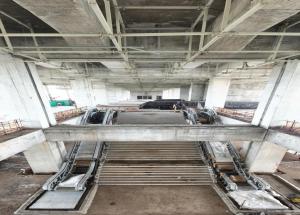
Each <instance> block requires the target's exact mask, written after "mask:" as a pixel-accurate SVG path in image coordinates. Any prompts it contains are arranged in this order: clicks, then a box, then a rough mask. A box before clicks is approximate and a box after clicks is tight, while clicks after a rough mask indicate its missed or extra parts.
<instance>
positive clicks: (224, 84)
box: [205, 78, 230, 108]
mask: <svg viewBox="0 0 300 215" xmlns="http://www.w3.org/2000/svg"><path fill="white" fill-rule="evenodd" d="M229 86H230V79H225V78H213V79H210V80H209V84H208V88H207V94H206V101H205V107H206V108H214V107H221V108H223V107H224V105H225V101H226V97H227V93H228V90H229Z"/></svg>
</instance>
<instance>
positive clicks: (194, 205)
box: [88, 186, 231, 215]
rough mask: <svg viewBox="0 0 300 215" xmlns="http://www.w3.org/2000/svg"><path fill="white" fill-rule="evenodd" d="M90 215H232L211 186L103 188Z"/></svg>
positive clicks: (90, 210) (99, 191)
mask: <svg viewBox="0 0 300 215" xmlns="http://www.w3.org/2000/svg"><path fill="white" fill-rule="evenodd" d="M88 214H89V215H95V214H101V215H116V214H118V215H125V214H126V215H128V214H130V215H148V214H149V215H150V214H151V215H177V214H178V215H179V214H180V215H196V214H197V215H200V214H205V215H209V214H212V215H221V214H231V213H230V212H229V210H228V208H227V207H226V205H225V204H224V203H223V201H222V200H221V199H220V197H219V196H218V195H217V193H216V192H215V191H214V190H213V188H212V187H211V186H100V187H99V189H98V191H97V193H96V195H95V198H94V201H93V203H92V205H91V207H90V209H89V211H88Z"/></svg>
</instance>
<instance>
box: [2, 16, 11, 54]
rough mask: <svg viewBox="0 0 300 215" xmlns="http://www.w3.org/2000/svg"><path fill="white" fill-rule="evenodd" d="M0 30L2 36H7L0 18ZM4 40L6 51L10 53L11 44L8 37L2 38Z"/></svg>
mask: <svg viewBox="0 0 300 215" xmlns="http://www.w3.org/2000/svg"><path fill="white" fill-rule="evenodd" d="M0 29H1V32H2V33H3V34H7V32H6V29H5V26H4V24H3V22H2V19H1V18H0ZM4 40H5V43H6V45H7V47H8V49H9V50H10V51H13V46H12V44H11V42H10V39H9V37H8V36H4Z"/></svg>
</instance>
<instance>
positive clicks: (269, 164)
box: [246, 141, 287, 173]
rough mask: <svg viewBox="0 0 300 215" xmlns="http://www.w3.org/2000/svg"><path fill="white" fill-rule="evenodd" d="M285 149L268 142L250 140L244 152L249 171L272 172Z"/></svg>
mask: <svg viewBox="0 0 300 215" xmlns="http://www.w3.org/2000/svg"><path fill="white" fill-rule="evenodd" d="M286 151H287V149H286V148H284V147H282V146H279V145H275V144H273V143H270V142H266V141H264V142H252V143H250V145H249V148H248V152H247V154H246V165H247V167H248V169H249V171H250V172H259V173H274V172H275V171H276V169H277V168H278V165H279V164H280V162H281V160H282V158H283V157H284V155H285V153H286Z"/></svg>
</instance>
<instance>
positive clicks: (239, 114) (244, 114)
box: [215, 108, 255, 122]
mask: <svg viewBox="0 0 300 215" xmlns="http://www.w3.org/2000/svg"><path fill="white" fill-rule="evenodd" d="M215 111H216V112H217V113H218V114H220V115H223V116H227V117H230V118H233V119H237V120H241V121H245V122H251V121H252V119H253V116H254V112H255V110H249V111H240V110H234V109H226V108H216V109H215Z"/></svg>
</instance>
